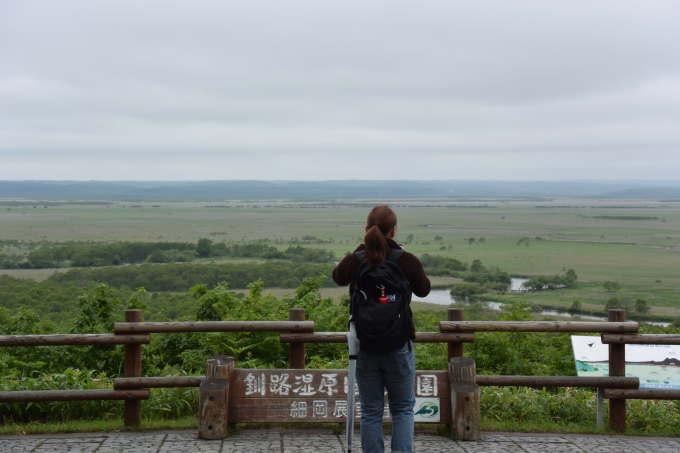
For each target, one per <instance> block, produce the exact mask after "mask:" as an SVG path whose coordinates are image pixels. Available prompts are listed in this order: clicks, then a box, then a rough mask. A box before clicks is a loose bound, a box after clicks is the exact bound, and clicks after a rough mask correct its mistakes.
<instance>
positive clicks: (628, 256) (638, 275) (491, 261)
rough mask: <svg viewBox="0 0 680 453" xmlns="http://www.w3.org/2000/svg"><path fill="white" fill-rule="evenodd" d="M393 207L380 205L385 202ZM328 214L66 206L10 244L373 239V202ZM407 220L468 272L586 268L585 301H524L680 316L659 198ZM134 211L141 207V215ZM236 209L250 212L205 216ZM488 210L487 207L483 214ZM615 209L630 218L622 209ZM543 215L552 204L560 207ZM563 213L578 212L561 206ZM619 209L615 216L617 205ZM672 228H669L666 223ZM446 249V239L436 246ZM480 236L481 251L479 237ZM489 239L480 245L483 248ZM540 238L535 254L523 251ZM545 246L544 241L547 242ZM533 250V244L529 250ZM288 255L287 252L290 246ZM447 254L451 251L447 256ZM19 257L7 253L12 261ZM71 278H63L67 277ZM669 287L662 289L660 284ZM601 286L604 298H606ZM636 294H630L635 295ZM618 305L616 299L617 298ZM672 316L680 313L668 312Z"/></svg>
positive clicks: (1, 219)
mask: <svg viewBox="0 0 680 453" xmlns="http://www.w3.org/2000/svg"><path fill="white" fill-rule="evenodd" d="M383 201H384V200H376V203H379V202H383ZM361 203H363V204H364V206H360V207H358V206H357V202H355V201H353V200H347V201H345V202H328V203H326V206H327V207H326V208H325V209H319V208H314V209H310V207H311V206H318V204H314V205H312V204H309V203H304V202H290V201H271V200H269V201H260V202H256V201H219V202H213V203H198V202H182V203H153V204H156V205H159V206H160V207H158V208H154V207H152V203H139V202H135V203H125V202H116V203H114V204H113V205H110V206H109V207H106V206H104V205H101V206H97V205H94V206H92V205H90V206H79V205H62V206H50V207H49V208H48V209H44V208H40V209H32V208H12V210H11V211H8V210H6V209H4V210H0V224H2V225H3V232H2V236H1V237H0V239H22V240H32V241H39V240H42V239H47V240H52V241H64V240H93V241H109V240H132V241H135V240H136V241H182V242H195V241H197V240H198V239H199V238H202V237H207V238H210V239H212V240H213V241H216V242H218V241H222V240H227V241H239V240H242V239H244V240H253V239H262V238H269V239H275V238H283V239H285V240H289V239H291V238H294V237H297V238H300V237H302V236H306V235H311V236H316V237H317V238H320V239H323V240H325V241H329V240H332V242H330V243H324V244H320V245H318V247H320V248H327V249H331V250H333V251H334V252H335V253H336V256H338V257H341V256H343V255H344V254H345V253H347V252H349V251H352V250H354V248H355V247H356V245H357V244H358V243H359V242H360V240H361V237H362V235H363V223H364V222H365V218H366V214H367V211H368V209H367V208H366V207H365V205H366V204H368V205H370V204H372V203H371V201H370V200H368V201H367V200H361ZM390 203H391V204H392V206H393V207H394V209H395V211H396V212H397V215H398V216H399V231H398V234H397V240H399V241H401V242H404V243H405V242H406V238H407V237H408V235H411V234H412V235H413V236H414V237H413V240H412V241H411V242H410V243H407V244H405V247H406V248H407V250H409V251H411V252H413V253H416V254H423V253H430V254H439V255H443V256H448V257H454V258H457V259H459V260H461V261H464V262H468V263H470V262H472V260H474V259H481V261H482V263H483V264H484V265H486V266H498V267H500V268H501V269H502V270H505V271H508V272H510V273H511V274H514V275H538V274H558V273H563V272H564V271H565V270H566V269H570V268H572V269H575V270H576V272H577V274H578V276H579V282H581V284H582V285H580V286H579V287H578V288H577V289H576V291H570V292H559V294H558V292H553V293H552V294H551V293H549V292H540V293H536V294H532V295H526V294H522V295H519V296H509V297H522V298H525V297H526V298H528V299H530V300H531V301H532V302H533V301H536V303H542V304H543V303H546V304H554V305H555V306H556V307H557V306H563V307H564V308H567V307H568V306H570V305H571V303H572V302H573V300H574V299H578V300H579V301H580V302H581V303H582V304H583V307H584V308H586V309H587V308H589V307H591V306H592V307H593V309H595V307H603V306H604V304H605V303H606V300H607V299H608V297H607V298H605V297H606V296H607V294H605V292H604V291H603V290H602V289H601V285H602V283H603V282H604V281H618V282H619V283H621V285H622V286H623V289H622V291H621V292H620V294H617V296H618V297H620V296H621V295H623V296H624V297H627V298H630V299H631V302H632V301H633V300H635V298H638V297H642V298H644V299H646V300H647V302H648V303H649V304H650V306H652V314H665V315H672V316H677V315H678V313H680V312H679V311H680V299H678V298H677V296H676V295H677V294H678V293H679V292H680V275H679V274H678V273H677V272H676V268H677V262H678V258H679V257H680V206H670V205H667V204H665V203H663V202H657V201H654V200H615V201H612V200H579V199H556V200H554V201H550V200H545V201H534V202H532V201H511V202H504V201H484V202H459V201H456V200H391V201H390ZM131 204H135V205H140V206H141V207H140V208H130V206H131ZM210 204H213V205H214V204H226V205H230V206H243V207H241V208H236V207H232V208H219V209H217V208H213V209H206V208H204V207H203V206H206V205H210ZM480 205H482V206H483V205H486V207H484V208H479V207H472V206H480ZM612 205H617V206H626V208H617V209H613V208H611V206H612ZM536 206H552V207H553V208H551V209H546V208H541V209H537V208H536ZM558 206H568V207H567V208H564V207H562V208H560V207H558ZM607 206H609V207H607ZM598 215H609V216H630V215H637V216H648V217H658V219H656V220H620V219H597V218H593V216H598ZM662 219H663V220H665V221H662ZM437 236H440V237H441V238H442V239H441V240H437V241H435V239H434V238H435V237H437ZM471 237H472V238H475V239H476V240H475V242H474V243H473V244H472V245H470V244H469V243H468V241H467V240H466V239H467V238H471ZM481 237H484V238H485V241H484V242H483V243H481V244H480V243H479V241H478V239H479V238H481ZM525 237H527V238H530V239H529V241H528V244H529V245H528V246H526V245H519V246H518V245H517V242H518V241H519V240H520V239H521V238H525ZM537 238H541V239H537ZM525 243H527V242H526V241H525V242H523V243H522V244H525ZM287 246H288V245H287V244H286V245H284V247H287ZM442 247H444V248H445V250H440V249H441V248H442ZM8 252H12V253H14V252H16V250H10V248H8V247H5V248H4V249H0V253H8ZM60 271H61V269H60ZM0 272H1V273H8V274H10V275H13V276H17V277H27V278H36V279H44V278H46V276H47V275H49V273H51V272H52V271H49V270H40V271H33V270H26V271H24V270H12V271H0ZM657 280H660V283H657V282H656V281H657ZM598 286H599V287H600V288H598ZM624 293H625V294H624ZM610 297H611V296H610ZM665 307H671V310H667V309H666V308H665Z"/></svg>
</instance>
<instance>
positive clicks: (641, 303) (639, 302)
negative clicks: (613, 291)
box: [635, 299, 649, 315]
mask: <svg viewBox="0 0 680 453" xmlns="http://www.w3.org/2000/svg"><path fill="white" fill-rule="evenodd" d="M635 311H636V312H638V313H640V314H641V315H644V314H646V313H647V312H649V306H648V305H647V301H646V300H644V299H635Z"/></svg>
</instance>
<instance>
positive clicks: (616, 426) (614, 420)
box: [609, 310, 626, 433]
mask: <svg viewBox="0 0 680 453" xmlns="http://www.w3.org/2000/svg"><path fill="white" fill-rule="evenodd" d="M609 321H610V322H625V321H626V311H625V310H609ZM625 375H626V345H625V344H610V345H609V376H625ZM609 428H610V429H611V430H612V431H618V432H621V433H624V432H626V400H625V398H616V399H610V400H609Z"/></svg>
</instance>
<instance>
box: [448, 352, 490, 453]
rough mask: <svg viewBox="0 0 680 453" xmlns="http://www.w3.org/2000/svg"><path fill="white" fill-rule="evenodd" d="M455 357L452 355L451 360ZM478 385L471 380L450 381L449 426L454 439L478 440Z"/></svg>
mask: <svg viewBox="0 0 680 453" xmlns="http://www.w3.org/2000/svg"><path fill="white" fill-rule="evenodd" d="M455 359H456V358H455V357H454V359H453V360H455ZM479 402H480V398H479V386H478V385H477V384H475V383H474V382H471V381H453V382H451V407H452V408H453V417H452V418H451V419H447V420H452V421H451V428H452V431H453V438H454V439H456V440H466V441H469V440H480V439H481V437H482V417H481V412H480V407H479V405H480V403H479Z"/></svg>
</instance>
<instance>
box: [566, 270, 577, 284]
mask: <svg viewBox="0 0 680 453" xmlns="http://www.w3.org/2000/svg"><path fill="white" fill-rule="evenodd" d="M566 275H567V279H568V280H571V281H572V282H575V281H576V280H578V276H577V275H576V271H574V269H569V270H568V271H567V274H566Z"/></svg>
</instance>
